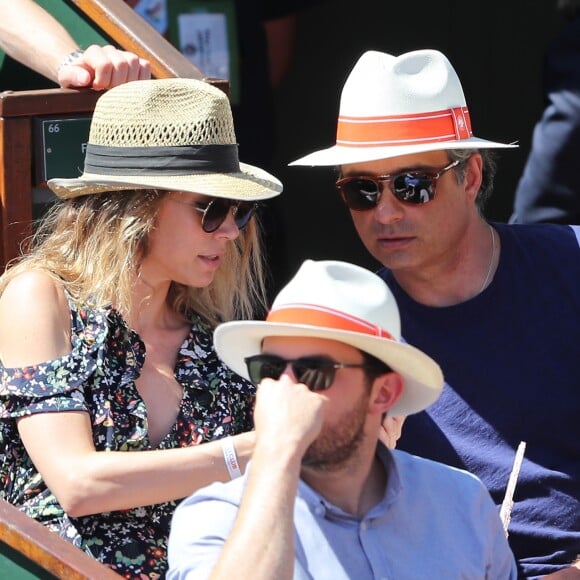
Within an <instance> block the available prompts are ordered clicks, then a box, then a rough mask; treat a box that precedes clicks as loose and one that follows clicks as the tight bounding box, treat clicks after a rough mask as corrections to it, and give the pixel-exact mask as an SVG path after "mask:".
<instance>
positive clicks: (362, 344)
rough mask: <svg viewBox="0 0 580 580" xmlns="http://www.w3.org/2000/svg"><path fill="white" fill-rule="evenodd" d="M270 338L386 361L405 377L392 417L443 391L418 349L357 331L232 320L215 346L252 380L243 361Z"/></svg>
mask: <svg viewBox="0 0 580 580" xmlns="http://www.w3.org/2000/svg"><path fill="white" fill-rule="evenodd" d="M267 336H298V337H316V338H325V339H329V340H338V341H340V342H343V343H346V344H350V345H351V346H354V347H355V348H358V349H360V350H363V351H365V352H368V353H369V354H371V355H372V356H374V357H376V358H378V359H379V360H381V361H383V362H385V363H386V364H387V365H389V366H390V367H391V368H392V369H393V370H394V371H395V372H398V373H399V374H400V375H401V376H402V377H403V380H404V385H405V388H404V390H403V394H402V395H401V397H400V398H399V400H398V401H397V402H396V404H395V405H394V406H393V407H392V408H391V409H390V411H389V413H391V414H392V415H411V414H413V413H418V412H419V411H422V410H424V409H426V408H427V407H428V406H429V405H431V404H432V403H434V402H435V401H436V400H437V398H438V397H439V395H440V394H441V390H442V388H443V374H442V371H441V368H440V367H439V365H438V364H437V363H436V362H435V361H434V360H432V359H431V358H430V357H429V356H427V355H426V354H424V353H423V352H421V351H420V350H419V349H417V348H415V347H413V346H411V345H409V344H406V343H400V342H397V341H394V340H386V339H385V338H382V337H381V338H379V337H376V336H370V335H367V334H361V333H358V332H350V331H346V330H336V329H332V328H322V327H319V326H310V325H306V324H282V323H272V322H261V321H233V322H226V323H223V324H220V325H219V326H218V327H217V328H216V329H215V331H214V345H215V349H216V352H217V354H218V356H219V357H220V358H221V359H222V360H223V361H224V362H225V363H226V364H227V365H228V366H229V367H230V368H232V369H233V370H234V371H235V372H236V373H238V374H239V375H241V376H243V377H245V378H247V379H248V380H249V376H248V369H247V367H246V364H245V362H244V359H245V358H246V357H248V356H252V355H255V354H259V353H260V352H261V346H262V341H263V339H264V338H266V337H267Z"/></svg>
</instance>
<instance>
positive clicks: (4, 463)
mask: <svg viewBox="0 0 580 580" xmlns="http://www.w3.org/2000/svg"><path fill="white" fill-rule="evenodd" d="M69 302H70V308H71V328H72V335H71V336H72V338H71V343H72V351H71V352H70V353H68V354H66V355H65V356H62V357H60V358H58V359H55V360H51V361H48V362H45V363H41V364H37V365H33V366H30V367H26V368H4V367H2V366H1V365H0V462H1V463H0V497H2V498H4V499H5V500H7V501H8V502H10V503H11V504H13V505H15V506H17V507H19V508H20V509H21V510H22V511H23V512H25V513H26V514H28V515H29V516H31V517H33V518H34V519H36V520H38V521H39V522H41V523H43V524H44V525H46V526H47V527H48V528H50V529H52V530H53V531H55V532H57V533H58V534H59V535H61V536H63V537H64V538H66V539H67V540H69V541H70V542H72V543H74V544H75V545H76V546H78V547H80V548H82V549H83V550H85V551H86V552H88V553H89V554H91V555H92V556H93V557H95V558H96V559H98V560H99V561H101V562H103V563H105V564H107V565H108V566H110V567H111V568H112V569H113V570H115V571H116V572H117V573H118V574H121V575H123V576H125V578H140V579H146V578H160V577H163V576H164V575H165V572H166V569H167V538H168V535H169V525H170V522H171V516H172V514H173V511H174V509H175V507H176V505H177V503H178V502H175V501H171V502H166V503H162V504H157V505H150V506H145V507H139V508H135V509H130V510H123V511H114V512H107V513H101V514H95V515H90V516H84V517H78V518H73V517H70V516H68V515H67V514H66V513H64V511H63V509H62V507H61V506H60V505H59V503H58V501H57V500H56V498H55V497H54V495H53V494H52V493H51V492H50V490H49V489H48V488H47V487H46V484H45V483H44V481H43V479H42V477H41V476H40V474H39V473H38V472H37V471H36V469H35V468H34V465H33V464H32V461H31V460H30V457H29V456H28V454H27V452H26V449H25V448H24V446H23V444H22V441H21V440H20V437H19V434H18V429H17V426H16V419H17V418H19V417H22V416H26V415H30V414H33V413H56V412H66V411H85V412H87V413H88V414H89V415H90V418H91V421H92V425H93V441H94V445H95V448H96V449H97V450H99V451H107V450H112V451H125V452H134V451H142V450H148V449H152V446H151V443H150V441H149V437H148V432H147V412H146V408H145V404H144V402H143V400H142V398H141V397H140V395H139V392H138V391H137V389H136V387H135V379H136V378H137V377H138V376H139V372H140V369H141V367H142V366H143V362H144V359H145V347H144V344H143V342H142V341H141V339H140V338H139V336H138V335H137V334H136V333H135V332H134V331H132V330H131V329H129V328H128V327H127V325H126V323H125V321H124V320H123V318H122V317H121V316H120V314H119V313H118V312H116V311H115V310H114V309H91V308H85V309H79V308H77V307H76V306H75V305H74V304H73V303H72V302H71V301H69ZM175 378H176V379H177V381H178V382H179V383H180V384H181V386H182V387H183V397H182V401H181V405H180V409H179V413H178V416H177V420H176V423H175V424H174V426H173V428H172V430H171V431H170V433H168V434H167V435H166V436H165V438H164V439H163V440H162V441H161V443H160V444H159V445H158V446H157V449H170V448H175V447H186V446H188V445H198V444H200V443H203V442H205V441H210V440H212V439H219V438H221V437H224V436H227V435H233V434H236V433H241V432H244V431H248V430H250V429H251V428H252V427H253V423H252V410H253V403H254V396H255V389H254V387H253V385H251V384H250V383H249V382H247V381H246V380H244V379H242V378H241V377H240V376H238V375H236V374H234V373H233V372H232V371H231V370H229V369H228V367H226V366H225V365H224V364H223V363H222V362H221V361H220V360H219V359H218V357H217V355H216V353H215V351H214V349H213V343H212V329H211V328H210V327H209V326H208V325H207V324H205V323H204V322H203V321H202V320H201V319H200V318H199V317H197V316H195V317H194V320H193V323H192V327H191V330H190V332H189V335H188V337H187V339H186V340H185V341H184V343H183V344H182V346H181V348H180V350H179V355H178V357H177V363H176V368H175Z"/></svg>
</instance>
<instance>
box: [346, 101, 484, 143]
mask: <svg viewBox="0 0 580 580" xmlns="http://www.w3.org/2000/svg"><path fill="white" fill-rule="evenodd" d="M471 137H473V132H472V130H471V119H470V116H469V110H468V109H467V107H454V108H451V109H445V110H442V111H431V112H428V113H413V114H406V115H394V116H385V117H349V116H345V115H340V116H339V118H338V128H337V135H336V145H337V146H339V147H340V146H343V147H377V146H389V145H393V146H397V145H417V144H422V143H437V142H441V141H446V142H449V141H461V140H463V139H469V138H471Z"/></svg>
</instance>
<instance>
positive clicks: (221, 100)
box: [48, 78, 282, 200]
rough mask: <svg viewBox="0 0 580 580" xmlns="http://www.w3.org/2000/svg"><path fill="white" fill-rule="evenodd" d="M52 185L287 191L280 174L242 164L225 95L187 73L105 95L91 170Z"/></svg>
mask: <svg viewBox="0 0 580 580" xmlns="http://www.w3.org/2000/svg"><path fill="white" fill-rule="evenodd" d="M48 186H49V187H50V189H52V191H54V193H56V195H58V196H59V197H62V198H71V197H78V196H81V195H87V194H91V193H100V192H103V191H111V190H123V189H140V188H141V189H168V190H179V191H190V192H193V193H200V194H204V195H210V196H214V197H226V198H229V199H241V200H260V199H267V198H270V197H274V196H276V195H278V194H279V193H280V192H281V191H282V184H281V183H280V181H278V180H277V179H276V178H275V177H273V176H272V175H270V174H269V173H267V172H266V171H263V170H261V169H259V168H257V167H253V166H251V165H246V164H243V163H240V162H239V160H238V146H237V144H236V136H235V134H234V123H233V119H232V112H231V109H230V104H229V101H228V98H227V96H226V95H225V93H224V92H223V91H221V90H220V89H218V88H216V87H214V86H212V85H210V84H209V83H206V82H203V81H198V80H194V79H182V78H171V79H158V80H146V81H134V82H130V83H125V84H122V85H119V86H117V87H115V88H113V89H111V90H110V91H108V92H106V93H104V94H103V95H102V96H101V97H100V98H99V100H98V101H97V104H96V106H95V110H94V113H93V117H92V120H91V129H90V135H89V142H88V145H87V150H86V157H85V167H84V172H83V174H82V175H81V176H80V177H78V178H76V179H50V180H49V181H48Z"/></svg>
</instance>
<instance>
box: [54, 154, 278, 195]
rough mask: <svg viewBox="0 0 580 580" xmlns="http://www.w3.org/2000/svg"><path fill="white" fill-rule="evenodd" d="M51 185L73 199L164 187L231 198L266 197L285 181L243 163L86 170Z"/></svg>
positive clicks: (55, 181) (275, 192)
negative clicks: (183, 169)
mask: <svg viewBox="0 0 580 580" xmlns="http://www.w3.org/2000/svg"><path fill="white" fill-rule="evenodd" d="M48 187H49V188H50V189H51V190H52V191H53V192H54V193H55V194H56V195H57V196H58V197H60V198H62V199H70V198H73V197H80V196H82V195H89V194H94V193H103V192H105V191H123V190H127V189H164V190H172V191H187V192H191V193H198V194H201V195H208V196H212V197H223V198H227V199H241V200H256V201H258V200H262V199H269V198H271V197H275V196H277V195H279V194H280V193H281V192H282V183H281V182H280V181H279V180H278V179H276V178H275V177H274V176H273V175H270V174H269V173H268V172H267V171H264V170H263V169H259V168H258V167H254V166H253V165H248V164H246V163H240V172H237V173H201V172H200V173H192V174H189V175H143V176H139V175H130V176H123V175H115V176H111V175H98V174H91V173H83V174H82V175H81V176H80V177H78V178H73V179H57V178H55V179H50V180H49V181H48Z"/></svg>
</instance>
